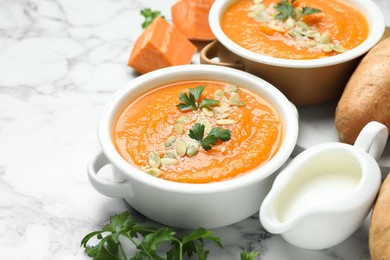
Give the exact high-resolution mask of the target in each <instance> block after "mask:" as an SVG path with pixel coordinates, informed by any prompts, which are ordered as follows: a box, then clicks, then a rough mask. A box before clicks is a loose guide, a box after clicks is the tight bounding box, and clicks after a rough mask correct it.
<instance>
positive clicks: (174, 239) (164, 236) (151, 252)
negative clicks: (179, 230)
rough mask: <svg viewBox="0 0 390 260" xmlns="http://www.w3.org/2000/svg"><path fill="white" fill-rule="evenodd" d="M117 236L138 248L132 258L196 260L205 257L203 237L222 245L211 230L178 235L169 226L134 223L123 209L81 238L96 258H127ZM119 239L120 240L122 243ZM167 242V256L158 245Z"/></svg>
mask: <svg viewBox="0 0 390 260" xmlns="http://www.w3.org/2000/svg"><path fill="white" fill-rule="evenodd" d="M93 237H96V238H97V239H98V241H99V242H98V243H97V244H96V245H94V246H89V245H88V242H89V241H90V239H91V238H93ZM120 237H124V238H127V239H128V240H129V241H130V242H131V243H133V244H134V245H135V246H136V248H137V250H138V251H137V253H136V254H135V255H134V256H133V257H132V258H131V259H175V260H181V259H183V256H185V255H187V256H188V257H191V256H192V255H197V256H198V259H207V255H208V253H209V251H207V250H204V248H203V245H204V240H205V239H207V240H210V241H212V242H214V243H215V244H217V245H218V246H219V247H221V248H222V244H221V241H220V238H219V237H217V236H214V235H213V234H212V232H210V231H208V230H206V229H204V228H198V229H196V230H194V231H192V232H191V233H190V234H188V235H186V236H183V237H180V236H178V235H177V234H176V232H174V231H173V230H171V229H170V228H168V227H162V228H160V229H156V228H154V227H149V226H144V225H137V224H136V222H135V221H134V220H133V218H132V217H131V216H130V214H129V213H128V212H127V211H126V212H123V213H122V214H119V215H113V216H112V217H111V218H110V222H109V223H108V224H107V225H105V226H104V227H103V229H102V230H99V231H94V232H91V233H89V234H88V235H86V236H85V237H84V238H83V240H82V241H81V246H83V247H84V248H85V251H86V253H87V255H88V256H90V257H92V258H93V259H95V260H128V259H130V258H128V257H127V255H126V252H125V250H124V247H123V245H122V242H123V241H125V240H123V239H120ZM141 237H142V239H141ZM121 241H122V242H121ZM162 244H164V246H167V245H169V246H170V247H169V248H168V249H167V251H166V258H164V257H162V256H161V255H160V254H161V252H160V253H159V251H158V249H159V247H160V246H161V245H162Z"/></svg>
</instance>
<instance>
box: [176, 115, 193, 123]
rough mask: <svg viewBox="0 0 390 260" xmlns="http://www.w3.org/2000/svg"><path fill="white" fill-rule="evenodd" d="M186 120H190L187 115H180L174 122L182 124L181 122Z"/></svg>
mask: <svg viewBox="0 0 390 260" xmlns="http://www.w3.org/2000/svg"><path fill="white" fill-rule="evenodd" d="M188 120H190V117H189V116H181V117H179V119H177V120H176V123H178V124H183V123H185V122H187V121H188Z"/></svg>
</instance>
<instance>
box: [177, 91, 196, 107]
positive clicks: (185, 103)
mask: <svg viewBox="0 0 390 260" xmlns="http://www.w3.org/2000/svg"><path fill="white" fill-rule="evenodd" d="M179 100H180V101H181V102H182V103H179V104H178V105H177V108H178V109H180V110H181V111H186V110H196V109H197V106H196V102H195V97H194V95H193V94H191V93H190V94H189V95H187V93H180V94H179Z"/></svg>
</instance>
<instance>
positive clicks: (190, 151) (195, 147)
mask: <svg viewBox="0 0 390 260" xmlns="http://www.w3.org/2000/svg"><path fill="white" fill-rule="evenodd" d="M198 151H199V144H197V143H192V144H190V145H189V146H188V147H187V156H188V157H192V156H194V155H195V154H197V153H198Z"/></svg>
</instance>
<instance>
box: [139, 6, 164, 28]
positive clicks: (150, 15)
mask: <svg viewBox="0 0 390 260" xmlns="http://www.w3.org/2000/svg"><path fill="white" fill-rule="evenodd" d="M141 15H142V16H143V17H145V21H144V22H143V23H142V28H143V29H145V28H146V27H148V26H149V24H151V23H152V22H153V21H154V19H156V18H157V17H159V16H162V15H161V12H160V11H152V9H150V8H145V9H142V10H141ZM162 18H164V16H162Z"/></svg>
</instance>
